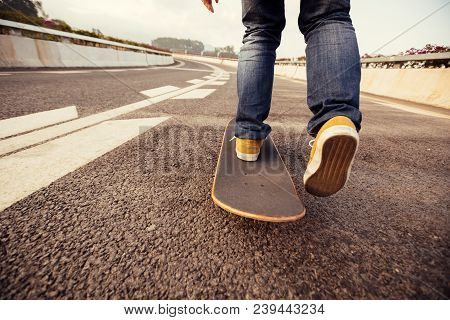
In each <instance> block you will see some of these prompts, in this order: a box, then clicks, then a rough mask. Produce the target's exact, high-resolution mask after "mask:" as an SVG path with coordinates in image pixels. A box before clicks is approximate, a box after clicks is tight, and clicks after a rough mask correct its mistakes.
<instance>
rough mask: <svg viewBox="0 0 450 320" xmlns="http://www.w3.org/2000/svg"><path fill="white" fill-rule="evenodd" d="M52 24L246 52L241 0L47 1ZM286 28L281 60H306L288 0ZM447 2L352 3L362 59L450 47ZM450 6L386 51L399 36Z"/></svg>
mask: <svg viewBox="0 0 450 320" xmlns="http://www.w3.org/2000/svg"><path fill="white" fill-rule="evenodd" d="M42 2H43V5H44V10H45V11H46V12H47V13H48V14H49V16H50V17H51V18H59V19H62V20H65V21H66V22H68V23H69V24H70V25H72V26H73V27H76V28H80V29H92V28H98V29H100V30H101V31H102V32H103V33H104V34H105V35H110V36H114V37H119V38H124V39H129V40H134V41H139V42H146V43H149V42H150V41H151V40H152V39H155V38H157V37H175V38H190V39H195V40H200V41H202V42H203V43H205V44H210V45H212V46H216V47H218V46H220V47H222V46H226V45H234V47H235V48H236V50H237V51H238V49H239V48H240V46H241V39H242V34H243V30H244V28H243V27H242V25H241V5H240V0H220V1H219V2H220V3H219V4H218V5H216V12H215V13H214V14H211V13H210V12H208V11H207V10H206V9H205V8H204V7H203V4H202V3H201V0H126V1H125V0H43V1H42ZM285 3H286V4H285V6H286V18H287V26H286V28H285V30H284V32H283V40H282V44H281V46H280V48H279V49H278V56H279V57H292V56H299V55H303V54H304V51H305V44H304V41H303V37H302V35H301V34H300V32H299V31H298V27H297V16H298V13H299V10H300V4H299V3H300V2H299V0H286V1H285ZM449 3H450V2H449V1H448V0H371V1H369V0H353V1H352V10H351V15H352V19H353V23H354V26H355V28H356V32H357V35H358V41H359V47H360V52H361V54H363V53H384V54H393V53H398V52H400V51H404V50H407V49H409V48H410V47H416V48H418V47H423V46H424V45H425V44H427V43H433V44H444V45H450V32H449V31H450V4H449ZM445 4H447V5H446V6H445V7H444V8H443V9H441V10H440V11H438V12H437V13H435V14H434V15H433V16H431V17H430V18H429V19H427V20H426V21H424V22H422V23H421V24H419V25H418V26H416V27H415V28H413V29H412V30H410V31H409V32H407V33H406V34H405V35H403V36H401V37H400V38H398V39H397V40H395V41H393V42H392V43H391V44H389V45H387V46H385V47H384V48H383V49H381V50H378V51H377V49H378V48H380V47H382V46H384V45H385V44H386V43H387V42H389V41H390V40H391V39H392V38H394V37H395V36H396V35H398V34H400V33H401V32H403V31H405V30H406V29H407V28H408V27H410V26H412V25H413V24H415V23H416V22H418V21H419V20H421V19H422V18H424V17H425V16H426V15H428V14H429V13H431V12H433V11H434V10H436V9H438V8H439V7H440V6H442V5H445Z"/></svg>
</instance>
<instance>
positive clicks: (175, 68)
mask: <svg viewBox="0 0 450 320" xmlns="http://www.w3.org/2000/svg"><path fill="white" fill-rule="evenodd" d="M152 69H170V70H179V71H199V72H211V70H206V69H193V68H177V67H156V68H152Z"/></svg>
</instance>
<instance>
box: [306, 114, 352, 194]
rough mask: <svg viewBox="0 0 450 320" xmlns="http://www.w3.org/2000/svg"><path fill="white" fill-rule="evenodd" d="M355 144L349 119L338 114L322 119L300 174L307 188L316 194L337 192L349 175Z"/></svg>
mask: <svg viewBox="0 0 450 320" xmlns="http://www.w3.org/2000/svg"><path fill="white" fill-rule="evenodd" d="M358 143H359V136H358V132H357V131H356V128H355V125H354V124H353V122H352V121H351V120H350V119H349V118H347V117H343V116H338V117H334V118H332V119H330V120H328V121H327V122H325V124H324V125H323V126H322V128H321V129H320V131H319V133H318V134H317V136H316V139H315V140H314V144H313V146H312V150H311V156H310V159H309V162H308V166H307V168H306V171H305V175H304V177H303V182H304V183H305V189H306V191H308V192H309V193H311V194H313V195H315V196H319V197H327V196H330V195H332V194H334V193H336V192H338V191H339V190H340V189H341V188H342V187H343V186H344V185H345V183H346V182H347V179H348V177H349V175H350V170H351V167H352V164H353V159H354V158H355V154H356V150H357V149H358Z"/></svg>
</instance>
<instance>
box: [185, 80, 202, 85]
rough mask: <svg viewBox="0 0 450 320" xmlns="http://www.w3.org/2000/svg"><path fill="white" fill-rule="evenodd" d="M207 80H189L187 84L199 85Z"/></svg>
mask: <svg viewBox="0 0 450 320" xmlns="http://www.w3.org/2000/svg"><path fill="white" fill-rule="evenodd" d="M203 81H205V80H200V79H192V80H188V81H186V82H187V83H193V84H197V83H202V82H203Z"/></svg>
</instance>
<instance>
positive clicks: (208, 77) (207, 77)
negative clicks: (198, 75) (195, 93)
mask: <svg viewBox="0 0 450 320" xmlns="http://www.w3.org/2000/svg"><path fill="white" fill-rule="evenodd" d="M203 78H205V79H216V78H217V77H213V76H204V77H203Z"/></svg>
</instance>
